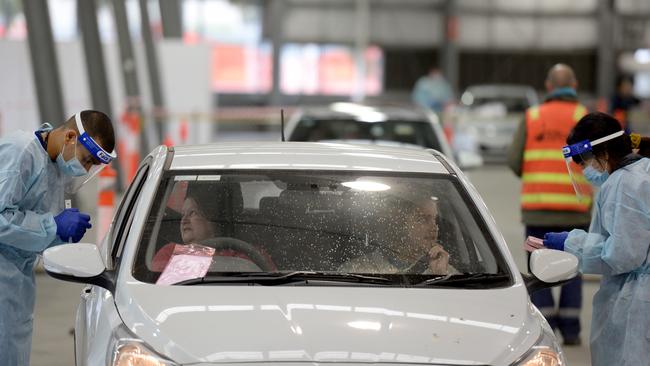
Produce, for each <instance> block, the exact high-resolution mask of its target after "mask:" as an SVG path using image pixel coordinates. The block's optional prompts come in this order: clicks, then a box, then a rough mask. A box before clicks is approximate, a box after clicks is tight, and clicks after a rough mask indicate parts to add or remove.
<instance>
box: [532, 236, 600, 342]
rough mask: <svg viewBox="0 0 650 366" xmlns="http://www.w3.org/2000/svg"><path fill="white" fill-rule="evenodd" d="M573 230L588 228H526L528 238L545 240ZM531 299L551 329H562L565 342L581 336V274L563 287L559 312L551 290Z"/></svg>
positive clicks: (534, 295) (534, 294) (545, 290)
mask: <svg viewBox="0 0 650 366" xmlns="http://www.w3.org/2000/svg"><path fill="white" fill-rule="evenodd" d="M572 229H584V230H588V228H586V227H557V226H555V227H553V226H526V237H528V236H535V237H537V238H540V239H544V234H546V233H550V232H561V231H571V230H572ZM527 254H528V272H530V253H527ZM530 299H531V301H532V302H533V304H535V306H537V308H538V309H539V311H540V312H541V313H542V314H543V315H544V317H546V320H547V321H548V323H549V324H550V325H551V327H553V328H554V329H555V328H559V329H560V333H562V338H564V340H565V341H566V340H569V341H572V340H575V339H577V338H578V337H579V336H580V309H582V276H581V275H580V274H578V276H576V278H574V279H573V280H571V281H569V282H568V283H566V284H565V285H563V286H562V288H561V291H560V306H559V311H556V310H555V300H554V299H553V294H552V293H551V289H550V288H545V289H543V290H539V291H536V292H534V293H533V294H532V295H531V296H530Z"/></svg>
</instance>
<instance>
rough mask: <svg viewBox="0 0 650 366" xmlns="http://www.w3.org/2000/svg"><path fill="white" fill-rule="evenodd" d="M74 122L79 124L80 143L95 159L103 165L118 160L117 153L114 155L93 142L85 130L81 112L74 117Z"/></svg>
mask: <svg viewBox="0 0 650 366" xmlns="http://www.w3.org/2000/svg"><path fill="white" fill-rule="evenodd" d="M74 120H75V122H76V123H77V130H79V138H78V140H79V142H80V143H81V144H82V145H83V146H84V147H85V148H86V150H88V152H89V153H90V154H91V155H92V156H93V157H95V159H97V160H98V161H100V162H101V163H102V164H109V163H110V162H111V161H112V160H113V159H115V158H117V154H116V153H115V151H113V152H112V153H109V152H107V151H106V150H104V149H102V147H101V146H99V144H98V143H97V142H96V141H95V140H93V138H92V137H90V135H88V133H86V131H85V130H84V126H83V124H82V123H81V112H79V113H77V114H75V115H74Z"/></svg>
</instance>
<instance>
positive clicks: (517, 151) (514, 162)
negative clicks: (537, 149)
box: [508, 119, 526, 177]
mask: <svg viewBox="0 0 650 366" xmlns="http://www.w3.org/2000/svg"><path fill="white" fill-rule="evenodd" d="M525 146H526V119H523V120H522V121H521V122H520V123H519V126H518V127H517V132H515V135H514V137H513V139H512V144H511V145H510V147H509V148H508V166H509V167H510V169H511V170H512V172H513V173H515V175H516V176H518V177H521V172H522V165H523V161H524V148H525Z"/></svg>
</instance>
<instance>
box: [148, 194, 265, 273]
mask: <svg viewBox="0 0 650 366" xmlns="http://www.w3.org/2000/svg"><path fill="white" fill-rule="evenodd" d="M206 193H207V192H201V191H198V190H194V191H192V189H190V190H188V194H187V196H186V197H185V200H184V201H183V207H182V209H181V220H180V225H179V230H180V234H181V239H182V241H183V244H177V243H173V242H172V243H168V244H166V245H165V246H163V247H162V248H160V249H159V250H158V251H157V252H156V254H155V255H154V257H153V261H152V271H155V272H162V271H163V270H164V269H165V267H166V266H167V263H169V261H170V259H171V258H172V255H173V254H174V250H175V249H176V247H177V246H179V245H186V246H190V245H203V246H210V244H209V243H207V242H206V241H207V240H208V239H211V238H216V237H218V236H219V230H218V225H217V223H216V222H215V221H212V220H211V219H210V218H216V217H217V214H218V210H217V207H216V206H217V205H215V204H214V201H215V196H214V195H211V196H208V195H207V194H206ZM199 202H201V203H203V207H202V206H201V205H200V204H199ZM258 250H259V251H260V253H261V254H263V256H264V257H265V259H266V261H267V262H268V263H269V265H270V266H271V267H273V268H275V266H274V265H273V264H272V261H271V258H270V257H269V256H268V255H267V254H266V253H265V252H264V251H262V250H261V249H258ZM210 271H222V272H226V271H241V272H254V271H261V269H260V267H259V266H258V265H256V264H255V263H254V262H253V261H252V260H251V259H250V258H249V257H248V256H247V255H246V254H244V253H241V252H238V251H235V250H233V249H218V250H217V251H216V252H215V253H214V255H213V257H212V265H211V267H210Z"/></svg>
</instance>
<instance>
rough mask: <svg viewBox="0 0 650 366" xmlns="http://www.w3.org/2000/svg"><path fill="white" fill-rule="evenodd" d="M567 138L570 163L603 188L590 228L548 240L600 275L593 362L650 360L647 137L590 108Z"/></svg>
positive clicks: (641, 362) (595, 303)
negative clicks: (591, 110)
mask: <svg viewBox="0 0 650 366" xmlns="http://www.w3.org/2000/svg"><path fill="white" fill-rule="evenodd" d="M567 143H568V144H569V145H568V146H566V147H565V148H564V149H563V153H564V156H565V158H567V167H569V169H570V170H572V169H575V168H576V167H577V166H581V168H582V169H583V172H584V176H585V178H587V179H588V180H589V181H590V182H591V183H592V184H593V185H594V186H596V187H599V188H600V189H599V191H598V192H597V195H596V199H595V204H594V212H593V215H592V222H591V225H590V227H589V232H585V231H584V230H572V231H571V232H562V233H548V234H546V236H545V238H544V239H545V240H544V244H545V245H546V246H547V247H548V248H551V249H558V250H565V251H567V252H569V253H572V254H574V255H575V256H576V257H578V259H579V261H580V271H581V272H582V273H593V274H600V275H602V279H601V283H600V289H599V290H598V292H597V293H596V295H595V296H594V299H593V318H592V321H591V339H590V343H591V362H592V364H593V365H597V366H598V365H608V366H609V365H630V366H632V365H634V366H638V365H650V260H649V259H648V254H649V251H650V159H648V158H647V157H644V155H645V156H648V151H649V150H650V141H649V140H648V139H647V138H641V137H640V136H638V135H628V134H626V133H625V132H624V131H623V130H622V129H621V125H620V124H619V122H618V121H617V120H616V119H614V118H613V117H611V116H609V115H607V114H604V113H591V114H588V115H586V116H584V117H583V118H582V119H581V120H580V121H579V122H578V124H577V125H576V126H575V127H574V129H573V131H572V132H571V134H570V135H569V137H568V138H567ZM638 152H640V153H641V154H639V153H638ZM578 193H579V192H578Z"/></svg>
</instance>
